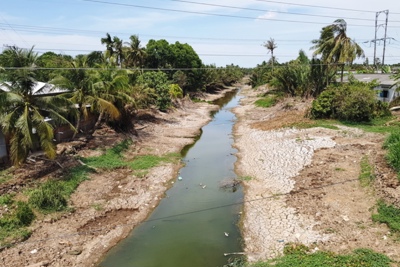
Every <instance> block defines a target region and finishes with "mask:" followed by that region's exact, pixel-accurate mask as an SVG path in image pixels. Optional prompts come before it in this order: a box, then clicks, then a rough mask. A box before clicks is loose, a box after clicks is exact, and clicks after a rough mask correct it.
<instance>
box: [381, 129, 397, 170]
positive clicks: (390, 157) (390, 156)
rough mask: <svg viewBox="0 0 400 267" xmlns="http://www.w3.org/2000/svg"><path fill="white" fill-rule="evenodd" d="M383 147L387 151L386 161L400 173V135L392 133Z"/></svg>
mask: <svg viewBox="0 0 400 267" xmlns="http://www.w3.org/2000/svg"><path fill="white" fill-rule="evenodd" d="M383 147H384V148H386V149H387V154H386V160H387V162H388V163H389V165H390V166H391V167H392V168H393V169H395V170H396V171H397V172H398V173H399V172H400V133H399V132H398V131H397V132H393V133H391V134H390V135H389V136H388V137H387V138H386V140H385V142H384V143H383Z"/></svg>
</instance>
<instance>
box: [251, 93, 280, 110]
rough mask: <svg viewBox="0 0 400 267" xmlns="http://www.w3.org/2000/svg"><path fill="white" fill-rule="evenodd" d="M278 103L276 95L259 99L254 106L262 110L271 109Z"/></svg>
mask: <svg viewBox="0 0 400 267" xmlns="http://www.w3.org/2000/svg"><path fill="white" fill-rule="evenodd" d="M277 102H278V98H277V96H275V95H268V96H266V97H263V98H260V99H258V100H257V101H256V102H254V105H256V106H257V107H260V108H269V107H272V106H274V105H275V104H276V103H277Z"/></svg>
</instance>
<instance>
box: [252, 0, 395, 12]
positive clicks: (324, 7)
mask: <svg viewBox="0 0 400 267" xmlns="http://www.w3.org/2000/svg"><path fill="white" fill-rule="evenodd" d="M254 1H259V2H268V3H277V4H285V5H292V6H305V7H315V8H322V9H335V10H343V11H353V12H366V13H376V11H372V10H362V9H351V8H341V7H329V6H317V5H307V4H298V3H290V2H282V1H268V0H254ZM392 14H400V13H396V12H392Z"/></svg>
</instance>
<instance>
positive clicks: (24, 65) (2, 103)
mask: <svg viewBox="0 0 400 267" xmlns="http://www.w3.org/2000/svg"><path fill="white" fill-rule="evenodd" d="M36 59H37V53H34V52H33V47H32V48H31V49H30V50H26V49H20V48H17V47H15V46H11V47H8V48H7V49H6V50H5V51H4V52H3V55H2V64H5V67H14V68H17V69H14V70H7V71H5V77H6V79H7V82H5V83H3V84H2V85H1V89H0V128H1V130H2V131H3V133H4V134H5V135H6V136H7V137H8V138H9V140H10V156H11V161H12V163H13V164H14V165H20V164H21V163H22V162H24V161H25V160H26V158H27V157H28V155H29V152H30V150H32V149H34V148H37V147H41V148H42V149H43V151H44V152H45V154H46V155H47V156H48V157H49V158H51V159H52V158H55V156H56V149H55V145H54V143H53V138H54V132H53V127H54V126H55V125H61V124H63V125H69V126H70V127H71V128H72V129H74V127H73V126H72V125H71V123H70V122H69V121H68V120H67V119H66V116H67V115H68V114H69V113H70V112H71V108H72V103H71V102H70V101H68V100H66V99H65V98H63V97H61V96H59V95H58V96H41V95H40V92H35V88H36V87H37V84H38V82H37V81H36V79H35V78H36V75H37V71H36V70H35V62H36ZM72 110H73V109H72ZM72 112H73V111H72Z"/></svg>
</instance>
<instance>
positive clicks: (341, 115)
mask: <svg viewBox="0 0 400 267" xmlns="http://www.w3.org/2000/svg"><path fill="white" fill-rule="evenodd" d="M346 91H347V90H346ZM377 102H378V101H377V100H376V98H375V93H374V92H373V91H372V90H370V89H369V88H365V87H358V86H357V87H350V88H349V90H348V91H347V92H346V94H345V97H344V98H343V102H341V103H340V105H339V108H338V114H337V116H338V119H340V120H345V121H355V122H368V121H371V120H372V119H373V118H374V115H375V107H376V103H377Z"/></svg>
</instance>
